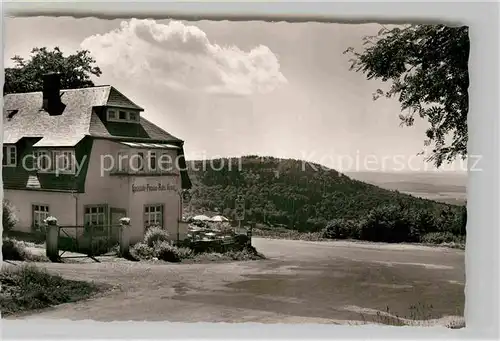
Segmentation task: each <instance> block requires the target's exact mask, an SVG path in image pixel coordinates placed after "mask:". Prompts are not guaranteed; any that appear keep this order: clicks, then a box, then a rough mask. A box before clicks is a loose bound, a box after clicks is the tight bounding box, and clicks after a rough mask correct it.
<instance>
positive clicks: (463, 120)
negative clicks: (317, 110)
mask: <svg viewBox="0 0 500 341" xmlns="http://www.w3.org/2000/svg"><path fill="white" fill-rule="evenodd" d="M363 40H364V42H363V45H364V47H365V49H364V51H363V52H356V51H355V50H354V48H352V47H350V48H348V49H347V50H346V51H345V52H344V53H348V54H350V55H351V57H352V58H351V68H350V69H351V70H354V71H356V72H362V73H363V74H365V75H366V78H367V79H379V80H382V81H383V82H390V83H391V85H390V87H389V90H387V91H384V90H382V89H378V90H377V91H376V93H375V94H374V99H378V98H380V97H386V98H391V97H395V96H399V97H398V99H399V102H400V103H401V111H402V112H404V111H407V115H403V114H401V115H400V119H401V124H403V125H407V126H411V125H413V123H414V121H415V116H416V115H418V116H420V117H421V118H423V119H427V121H428V122H429V124H430V128H429V129H428V130H427V132H426V140H425V142H424V144H425V145H426V146H428V145H430V144H431V143H433V144H434V149H433V153H432V155H431V156H430V157H429V158H428V160H429V161H433V162H434V163H435V165H436V166H438V167H439V166H440V165H441V164H442V163H443V162H444V161H446V162H451V161H453V160H454V159H455V158H456V157H457V156H460V157H462V158H464V159H465V157H466V155H467V137H468V136H467V113H468V109H469V96H468V88H469V73H468V59H469V49H470V41H469V29H468V27H466V26H461V27H451V26H446V25H408V26H405V27H395V28H392V29H389V28H386V27H385V26H384V27H382V29H381V30H380V31H379V32H378V34H377V35H375V36H368V37H365V38H364V39H363ZM449 137H451V138H452V141H451V143H447V139H448V138H449Z"/></svg>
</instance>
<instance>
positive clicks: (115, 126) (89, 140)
mask: <svg viewBox="0 0 500 341" xmlns="http://www.w3.org/2000/svg"><path fill="white" fill-rule="evenodd" d="M3 123H4V131H3V164H2V171H3V173H2V178H3V187H4V199H6V200H7V201H8V202H9V203H10V204H11V205H12V206H13V207H14V209H15V213H16V215H17V218H18V223H17V225H16V226H15V227H14V229H16V230H19V231H23V232H31V231H37V230H38V229H40V228H41V226H42V225H43V221H44V219H45V218H47V217H48V216H54V217H56V218H57V219H58V223H59V225H61V226H88V225H92V226H106V225H114V224H118V223H119V219H120V218H122V217H125V216H126V217H129V218H130V221H131V229H132V233H131V237H132V239H133V240H134V241H138V240H139V239H141V238H142V237H143V234H144V231H145V230H146V229H147V228H148V227H149V226H152V225H157V226H161V227H162V228H164V229H166V230H168V232H169V233H170V234H171V235H173V236H175V235H176V234H178V228H179V221H180V219H181V216H182V213H181V212H182V191H183V190H187V189H189V188H190V187H191V182H190V179H189V177H188V174H187V170H186V164H185V159H184V142H183V141H182V140H180V139H178V138H177V137H174V136H172V135H171V134H169V133H168V132H166V131H165V130H163V129H161V128H160V127H158V126H157V125H155V124H153V123H151V122H150V121H148V120H147V119H146V118H144V110H143V109H142V108H141V107H140V106H138V105H137V104H135V103H134V102H132V101H131V100H130V99H128V98H127V97H126V96H125V95H123V94H122V93H120V92H119V91H118V90H117V89H115V88H114V87H113V86H95V87H89V88H81V89H69V90H60V78H59V75H57V74H48V75H45V76H44V79H43V91H41V92H31V93H16V94H7V95H5V96H4V108H3Z"/></svg>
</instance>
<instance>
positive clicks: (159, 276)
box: [0, 16, 482, 337]
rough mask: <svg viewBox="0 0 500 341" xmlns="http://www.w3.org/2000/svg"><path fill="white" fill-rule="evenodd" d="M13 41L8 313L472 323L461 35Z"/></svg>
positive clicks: (77, 21)
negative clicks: (468, 291) (468, 296)
mask: <svg viewBox="0 0 500 341" xmlns="http://www.w3.org/2000/svg"><path fill="white" fill-rule="evenodd" d="M3 31H4V33H3V34H4V52H3V53H4V72H5V82H4V85H3V92H4V94H3V130H2V137H3V138H2V143H3V148H2V158H3V163H2V180H3V202H2V205H3V211H2V212H3V215H2V226H3V235H2V257H3V263H2V269H1V277H0V278H1V286H2V292H1V294H0V303H1V312H2V318H4V319H10V320H13V319H16V320H17V319H35V318H37V319H38V318H44V319H54V320H59V319H69V320H93V321H100V322H113V321H166V322H210V323H247V322H254V323H265V324H278V323H279V324H305V323H307V324H336V325H348V326H353V328H354V327H355V326H358V325H367V324H373V325H389V326H394V327H395V326H401V327H403V326H418V327H435V326H441V327H447V328H452V329H459V328H464V327H465V318H464V306H465V293H464V290H465V261H464V259H465V242H466V225H467V196H466V192H467V191H466V185H467V178H468V174H470V173H471V172H474V171H478V172H479V171H481V167H482V159H481V156H480V155H477V156H476V155H471V154H470V153H469V154H468V151H467V142H468V130H467V128H468V126H467V116H468V111H469V95H468V91H469V68H468V63H469V52H470V51H469V50H470V39H469V28H468V27H467V26H460V25H455V26H453V25H447V24H437V23H436V24H415V23H412V22H408V23H406V24H401V23H398V24H385V23H384V24H382V23H377V22H375V21H374V22H371V23H356V22H353V23H345V22H344V23H339V22H334V21H332V22H314V21H303V22H287V21H263V20H247V21H245V20H239V21H231V20H219V21H216V20H202V19H201V18H200V20H197V21H188V20H180V19H172V18H168V17H165V18H164V19H162V20H160V19H144V18H142V17H140V18H139V17H138V18H134V17H128V18H122V17H120V18H115V19H112V18H106V19H104V18H98V17H85V18H75V17H69V16H58V17H55V16H54V17H51V16H31V17H15V16H7V17H5V18H4V30H3ZM166 337H168V335H166Z"/></svg>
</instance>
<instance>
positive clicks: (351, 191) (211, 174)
mask: <svg viewBox="0 0 500 341" xmlns="http://www.w3.org/2000/svg"><path fill="white" fill-rule="evenodd" d="M188 167H189V173H190V177H191V180H192V182H193V189H192V191H191V192H192V200H191V205H190V208H189V209H190V210H191V211H192V212H196V213H199V212H206V211H212V212H214V211H218V212H220V213H222V214H224V215H226V216H228V217H231V216H232V215H233V213H234V206H235V199H236V196H237V195H239V194H242V195H244V196H245V198H246V208H247V211H246V219H247V220H253V221H255V222H257V223H265V224H267V225H271V226H273V225H274V226H276V225H282V226H286V227H287V228H289V229H294V230H298V231H318V230H320V229H322V228H324V227H325V225H326V224H327V222H328V221H330V220H332V219H359V218H360V217H363V216H366V215H367V214H368V213H370V211H371V210H373V209H374V208H377V207H381V206H391V205H399V207H404V208H409V209H414V210H416V211H419V212H423V211H425V212H428V213H430V214H431V215H432V216H436V217H441V216H444V215H446V216H458V215H460V214H461V212H462V211H461V207H459V206H453V205H448V204H444V203H438V202H435V201H431V200H427V199H421V198H417V197H413V196H411V195H407V194H402V193H399V192H397V191H391V190H387V189H382V188H380V187H377V186H375V185H371V184H368V183H364V182H361V181H358V180H354V179H351V178H349V177H348V176H346V175H344V174H341V173H338V172H337V171H335V170H333V169H325V168H322V167H321V166H320V165H317V164H311V163H306V162H303V161H300V160H291V159H288V160H282V159H276V158H272V157H265V158H263V157H258V156H247V157H244V158H242V159H241V160H240V159H232V160H231V159H217V160H210V161H191V162H189V163H188ZM219 169H220V170H219Z"/></svg>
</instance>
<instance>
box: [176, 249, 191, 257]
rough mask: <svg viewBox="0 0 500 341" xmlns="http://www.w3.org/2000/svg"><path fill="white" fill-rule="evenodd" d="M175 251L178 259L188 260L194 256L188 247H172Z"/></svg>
mask: <svg viewBox="0 0 500 341" xmlns="http://www.w3.org/2000/svg"><path fill="white" fill-rule="evenodd" d="M174 248H176V249H177V254H178V255H179V258H180V259H189V258H192V257H193V255H194V252H193V250H191V249H190V248H188V247H174Z"/></svg>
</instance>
